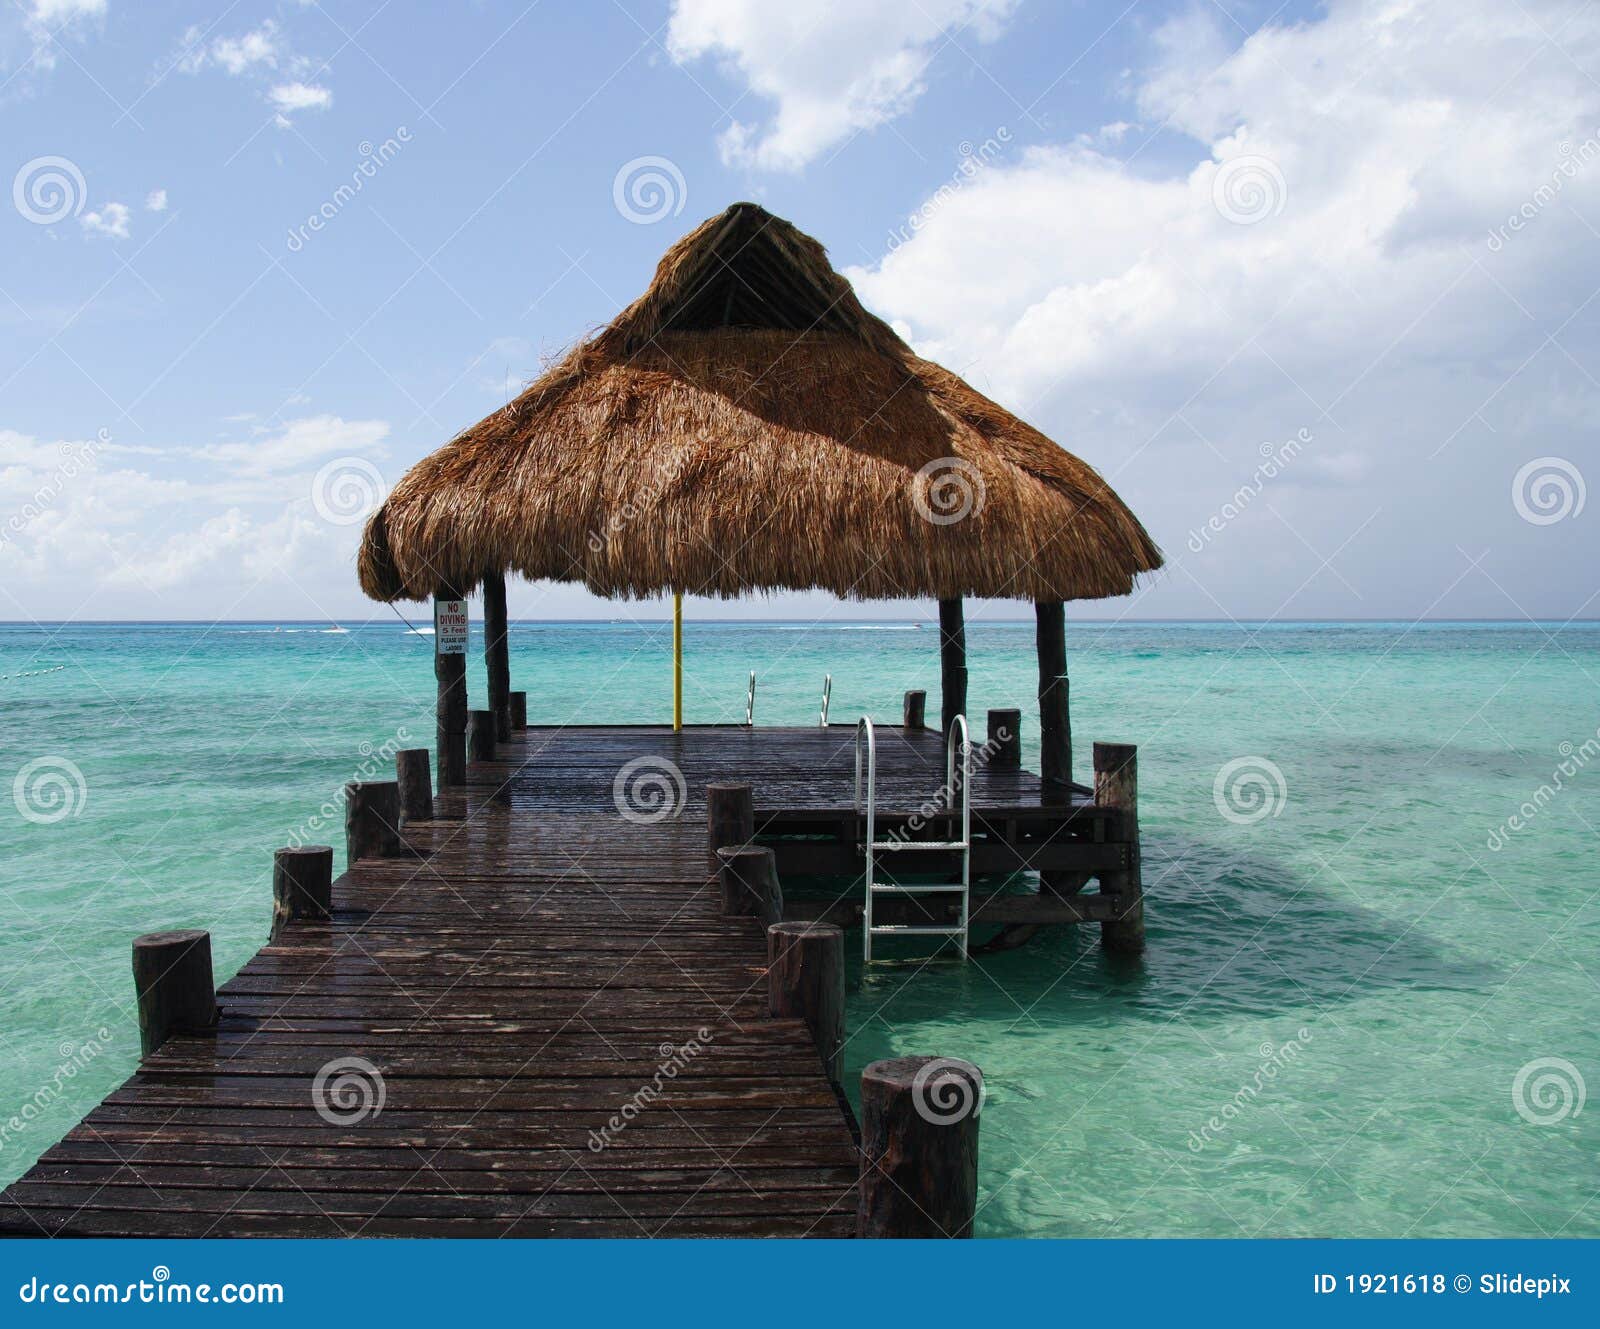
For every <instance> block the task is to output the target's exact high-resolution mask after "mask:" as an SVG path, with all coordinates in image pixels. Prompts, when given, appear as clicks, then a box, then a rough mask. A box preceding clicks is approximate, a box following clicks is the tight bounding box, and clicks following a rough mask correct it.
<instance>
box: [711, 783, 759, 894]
mask: <svg viewBox="0 0 1600 1329" xmlns="http://www.w3.org/2000/svg"><path fill="white" fill-rule="evenodd" d="M755 836H756V804H755V792H754V790H753V789H752V788H751V787H750V786H749V785H747V784H708V785H707V786H706V867H707V868H708V869H709V870H710V871H712V872H720V871H721V870H722V862H721V860H720V859H719V858H718V857H717V850H719V849H736V848H738V847H739V846H741V845H747V844H749V843H750V842H751V841H752V840H753V839H755Z"/></svg>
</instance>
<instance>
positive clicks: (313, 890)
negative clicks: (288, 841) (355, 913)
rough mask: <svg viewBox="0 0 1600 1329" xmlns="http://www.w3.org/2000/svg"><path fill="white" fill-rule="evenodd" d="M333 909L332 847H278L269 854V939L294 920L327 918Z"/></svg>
mask: <svg viewBox="0 0 1600 1329" xmlns="http://www.w3.org/2000/svg"><path fill="white" fill-rule="evenodd" d="M332 910H333V848H332V846H331V845H325V844H307V845H300V846H298V847H297V848H293V849H279V850H277V851H276V852H275V853H274V854H273V855H272V940H273V941H277V940H278V934H279V933H280V932H282V931H283V929H284V928H285V927H286V926H288V924H290V923H292V922H294V921H295V920H297V919H302V918H304V919H312V920H315V921H318V922H322V921H326V920H327V918H328V917H329V916H330V914H331V913H332Z"/></svg>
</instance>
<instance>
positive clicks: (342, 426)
mask: <svg viewBox="0 0 1600 1329" xmlns="http://www.w3.org/2000/svg"><path fill="white" fill-rule="evenodd" d="M388 436H389V426H388V423H387V422H385V421H383V420H344V419H341V418H340V417H339V416H337V415H312V416H307V417H305V418H304V419H300V420H290V421H288V422H286V423H285V424H284V426H283V427H282V428H281V429H279V430H278V431H277V432H276V433H274V434H268V435H264V436H262V437H259V438H255V439H252V440H250V441H249V442H247V443H213V444H208V445H207V446H205V447H201V448H196V449H194V450H193V452H192V453H191V455H192V456H194V457H196V458H198V459H199V460H201V461H209V462H217V463H220V464H222V465H224V466H225V467H227V468H228V469H229V470H230V471H231V472H233V473H234V474H236V475H241V476H267V475H274V474H277V473H280V472H283V471H289V470H293V469H295V468H296V467H304V466H306V465H308V464H309V463H312V462H315V461H319V460H321V459H322V458H324V457H330V456H335V455H342V454H350V455H354V456H362V457H370V456H373V455H378V456H381V455H383V454H382V449H381V448H380V446H379V445H380V444H382V442H383V440H384V439H385V438H387V437H388Z"/></svg>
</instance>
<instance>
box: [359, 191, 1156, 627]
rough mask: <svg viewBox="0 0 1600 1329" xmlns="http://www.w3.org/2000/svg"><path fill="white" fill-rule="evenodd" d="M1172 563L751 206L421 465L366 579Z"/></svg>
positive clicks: (891, 576) (620, 586)
mask: <svg viewBox="0 0 1600 1329" xmlns="http://www.w3.org/2000/svg"><path fill="white" fill-rule="evenodd" d="M1160 565H1161V555H1160V552H1159V551H1158V550H1157V549H1156V547H1155V545H1154V544H1153V543H1151V540H1150V537H1149V536H1148V535H1146V534H1145V531H1144V528H1143V527H1142V526H1141V525H1140V524H1139V521H1138V519H1137V518H1135V517H1134V515H1133V514H1132V513H1131V512H1130V511H1129V510H1128V509H1127V507H1126V506H1124V504H1123V502H1122V500H1121V499H1119V498H1118V497H1117V495H1116V494H1115V493H1113V492H1112V490H1111V488H1110V486H1108V485H1107V484H1106V483H1105V481H1104V480H1102V479H1101V478H1100V476H1099V475H1098V474H1097V473H1096V472H1095V471H1094V469H1093V468H1092V467H1090V466H1088V465H1087V464H1086V463H1084V462H1082V461H1080V460H1079V459H1078V458H1076V457H1074V456H1072V454H1071V453H1069V452H1066V451H1065V450H1063V449H1062V448H1060V447H1057V446H1056V445H1055V444H1054V443H1052V442H1051V441H1050V440H1049V439H1047V438H1046V437H1045V436H1044V435H1043V434H1041V433H1039V432H1038V430H1036V429H1033V428H1032V427H1030V426H1029V425H1026V424H1024V423H1023V422H1022V421H1021V420H1018V419H1017V418H1016V417H1015V416H1014V415H1012V414H1011V413H1010V412H1008V411H1006V410H1004V409H1002V408H1001V407H999V406H997V405H996V404H995V403H994V402H992V401H990V400H989V399H988V398H987V397H985V396H983V395H982V394H981V393H979V392H977V391H975V390H974V389H973V388H971V387H970V386H968V385H967V384H966V383H964V382H963V381H962V380H961V379H959V378H957V377H956V376H955V375H954V374H952V373H950V372H948V371H947V370H945V369H941V368H940V367H939V366H938V365H935V364H932V363H930V362H928V361H927V360H923V359H920V358H918V357H917V356H916V355H915V354H914V353H913V352H912V351H911V349H910V347H908V346H907V345H906V344H905V342H903V341H902V340H901V339H900V338H899V337H898V336H897V335H896V334H895V332H894V331H893V329H891V328H890V327H889V325H888V324H887V323H885V322H884V321H883V320H882V319H879V318H877V317H875V316H874V315H872V314H869V313H868V312H867V311H866V309H865V308H863V307H862V305H861V302H860V301H859V300H858V299H857V298H856V294H855V292H854V290H852V289H851V287H850V284H849V283H848V282H847V281H845V279H844V278H843V277H841V276H840V275H839V274H838V273H837V272H835V271H834V269H833V268H832V266H831V265H830V264H829V263H828V260H827V256H826V254H825V253H824V252H823V249H822V246H821V245H820V244H818V243H817V242H816V241H815V240H813V239H811V238H810V237H809V236H807V235H804V234H803V233H802V232H800V231H799V230H797V229H796V228H795V227H794V226H792V225H790V224H789V223H788V222H786V221H783V220H781V219H780V218H777V217H774V216H772V215H771V214H770V213H768V212H766V211H765V210H764V209H762V208H759V207H757V206H755V205H754V204H751V203H738V204H735V205H734V206H733V207H731V208H729V209H728V210H727V211H726V212H724V213H722V214H721V215H720V216H717V217H713V218H712V219H711V220H710V221H707V222H705V223H704V224H702V225H701V226H699V227H697V228H696V229H695V230H694V231H692V232H690V233H689V234H688V235H686V236H685V237H684V238H683V239H681V240H680V241H678V243H677V244H675V245H673V246H672V248H671V249H669V250H668V251H667V253H666V255H665V257H663V258H662V260H661V264H660V266H659V267H658V268H657V270H656V276H655V280H654V281H653V282H652V283H651V285H650V289H649V290H647V291H646V292H645V293H644V294H643V295H642V296H640V297H639V299H638V300H636V301H634V303H633V304H631V305H629V306H628V308H627V309H625V310H623V311H622V313H621V314H619V315H618V316H617V318H616V319H615V320H614V321H613V322H612V323H611V324H609V325H608V326H607V327H605V328H603V329H602V330H601V331H599V332H598V333H597V334H595V335H594V336H593V337H591V338H590V339H589V340H587V341H585V342H584V343H582V344H581V345H579V346H578V347H577V348H576V349H574V350H573V351H571V352H570V353H569V354H568V355H567V356H566V357H565V358H564V359H562V360H561V361H560V362H559V363H557V364H556V365H555V366H553V367H552V368H551V369H550V370H549V371H548V372H547V373H545V374H544V375H543V376H542V377H541V378H539V379H538V380H537V381H536V382H534V383H533V384H532V385H531V386H530V387H529V388H528V389H527V390H526V391H525V392H524V393H523V394H522V395H521V396H520V397H518V398H517V399H516V400H515V401H513V402H511V403H510V404H509V405H508V406H506V407H505V408H504V409H502V410H498V411H496V412H495V413H494V414H493V415H490V416H488V417H487V418H485V419H483V420H481V421H479V422H478V423H477V424H476V425H474V426H472V428H470V429H468V430H467V431H466V432H465V433H463V434H461V435H460V436H459V437H457V438H455V439H454V440H452V441H451V442H450V443H448V444H446V445H445V446H444V447H442V448H440V449H439V450H438V451H436V452H434V453H433V454H432V455H431V456H429V457H426V458H424V459H423V460H422V461H421V462H419V463H417V465H415V466H413V467H412V468H411V470H410V471H408V472H407V473H406V475H405V477H404V478H403V479H402V480H401V481H400V483H399V484H398V485H396V486H395V488H394V490H393V492H391V493H390V495H389V497H388V499H387V500H386V501H385V503H384V504H383V506H382V507H381V508H380V509H379V510H378V511H377V512H376V513H374V514H373V516H372V518H371V519H370V521H369V522H368V524H367V530H366V536H365V538H364V540H363V542H362V547H361V554H360V562H359V570H360V577H361V586H362V589H363V590H365V591H366V593H367V594H368V595H370V596H372V597H373V598H374V599H378V600H397V599H424V598H426V597H428V596H430V595H433V594H435V593H437V592H438V591H439V590H440V589H442V588H445V587H453V588H454V589H455V590H456V591H457V592H459V593H461V594H466V593H467V592H468V591H469V590H470V589H472V588H473V587H475V586H476V585H477V584H478V582H479V580H480V579H481V578H482V576H483V575H484V573H485V572H491V571H494V572H498V571H508V570H509V571H515V572H519V573H521V574H522V575H523V576H525V577H528V578H530V579H534V580H539V579H545V578H550V579H554V580H558V581H575V582H582V583H583V584H584V585H585V586H587V587H588V588H589V589H590V590H592V591H595V592H597V593H598V594H600V595H607V596H648V595H655V594H659V593H662V592H665V591H681V592H685V593H693V594H713V595H722V596H735V595H740V594H743V593H745V592H748V591H754V590H761V591H770V590H808V589H812V588H817V589H821V590H825V591H831V592H833V593H834V594H836V595H840V596H849V597H855V598H859V599H890V598H899V597H918V598H920V597H938V598H950V597H954V596H960V595H976V596H985V597H1008V598H1018V599H1033V600H1075V599H1095V598H1099V597H1102V596H1110V595H1122V594H1125V593H1127V592H1128V591H1129V590H1131V589H1132V586H1133V582H1134V578H1135V577H1136V576H1137V575H1138V574H1139V573H1141V572H1149V571H1151V570H1153V569H1155V568H1157V567H1159V566H1160Z"/></svg>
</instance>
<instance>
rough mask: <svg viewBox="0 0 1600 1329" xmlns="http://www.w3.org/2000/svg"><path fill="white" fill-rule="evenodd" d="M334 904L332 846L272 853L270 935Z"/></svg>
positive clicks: (321, 915)
mask: <svg viewBox="0 0 1600 1329" xmlns="http://www.w3.org/2000/svg"><path fill="white" fill-rule="evenodd" d="M423 755H424V756H426V755H427V754H426V753H424V754H423ZM332 908H333V848H332V846H331V845H325V844H307V845H300V846H299V847H298V848H294V849H279V850H277V851H276V852H275V853H274V854H273V855H272V936H271V939H272V940H273V941H277V939H278V934H279V933H280V932H282V931H283V929H284V928H285V927H286V926H288V925H289V924H290V923H292V922H294V921H295V920H296V919H301V918H305V919H312V920H315V921H319V922H320V921H323V920H326V919H327V918H328V916H329V914H330V913H331V911H332Z"/></svg>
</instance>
